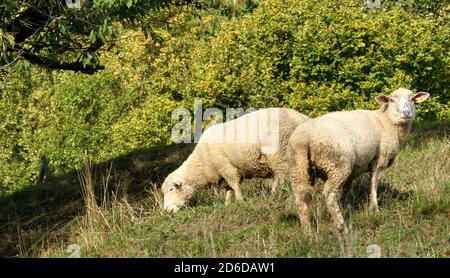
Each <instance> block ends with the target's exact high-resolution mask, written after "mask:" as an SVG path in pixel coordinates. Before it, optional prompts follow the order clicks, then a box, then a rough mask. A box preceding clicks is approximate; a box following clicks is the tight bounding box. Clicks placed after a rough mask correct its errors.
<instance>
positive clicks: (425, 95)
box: [414, 92, 430, 103]
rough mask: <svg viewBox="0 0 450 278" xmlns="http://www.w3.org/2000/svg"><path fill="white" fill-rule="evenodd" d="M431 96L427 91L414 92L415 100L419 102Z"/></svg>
mask: <svg viewBox="0 0 450 278" xmlns="http://www.w3.org/2000/svg"><path fill="white" fill-rule="evenodd" d="M429 96H430V94H429V93H427V92H418V93H416V94H414V101H415V102H417V103H419V102H424V101H425V100H426V99H427V98H428V97H429Z"/></svg>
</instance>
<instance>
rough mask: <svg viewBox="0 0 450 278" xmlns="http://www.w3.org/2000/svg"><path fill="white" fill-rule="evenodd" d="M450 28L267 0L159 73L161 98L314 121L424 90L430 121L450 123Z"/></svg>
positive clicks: (333, 5)
mask: <svg viewBox="0 0 450 278" xmlns="http://www.w3.org/2000/svg"><path fill="white" fill-rule="evenodd" d="M449 33H450V27H449V26H448V24H447V25H445V24H442V22H441V21H440V20H439V18H429V17H425V16H419V15H415V14H414V15H412V14H411V13H410V12H408V10H407V9H405V8H403V7H401V6H395V5H394V6H391V7H388V8H384V9H380V10H368V9H364V8H361V7H360V6H355V5H354V4H352V2H351V1H331V0H328V1H278V0H271V1H264V2H262V3H260V6H259V7H258V8H257V9H255V11H254V12H253V13H252V14H247V15H245V16H243V17H241V18H240V19H236V20H230V21H227V22H224V23H223V24H222V26H221V28H220V30H219V31H217V32H216V33H215V35H214V36H213V37H211V38H210V39H208V40H201V41H197V42H188V43H187V44H189V45H190V47H189V49H188V54H186V55H184V56H183V57H181V58H180V57H179V56H174V58H173V59H172V60H171V61H170V62H169V63H168V64H170V66H168V67H166V68H162V69H160V70H161V71H163V72H164V74H163V76H166V77H167V78H165V79H164V80H163V84H167V85H166V86H163V87H162V89H161V92H166V91H171V92H173V93H174V94H176V95H180V96H181V98H182V99H184V100H188V101H189V102H192V101H193V99H194V98H201V99H202V100H203V101H204V102H205V103H207V104H208V105H211V106H219V107H227V106H233V107H235V106H243V107H247V106H254V107H267V106H288V107H292V108H296V109H298V110H300V111H301V112H304V113H306V114H310V115H320V114H323V113H325V112H327V111H331V110H341V109H353V108H374V107H375V102H374V101H373V98H374V96H375V95H377V94H380V93H389V92H391V91H392V90H393V89H395V88H398V87H400V86H405V87H408V88H411V89H412V90H426V91H429V92H430V93H431V94H432V96H433V100H432V101H430V102H427V103H426V104H424V105H421V106H420V107H419V113H418V114H419V116H420V117H423V118H427V119H436V118H443V117H446V116H448V115H449V111H450V110H449V100H450V98H449V96H450V92H449V90H450V89H449V88H450V86H449V85H450V84H449V83H450V57H449V56H448V53H447V52H448V49H450V41H449V40H448V35H449Z"/></svg>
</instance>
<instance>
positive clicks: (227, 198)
mask: <svg viewBox="0 0 450 278" xmlns="http://www.w3.org/2000/svg"><path fill="white" fill-rule="evenodd" d="M220 186H223V187H225V188H226V189H227V192H226V194H225V205H229V204H231V201H232V199H233V195H234V192H233V189H232V188H231V187H229V186H228V184H227V182H226V181H225V180H222V181H221V182H220Z"/></svg>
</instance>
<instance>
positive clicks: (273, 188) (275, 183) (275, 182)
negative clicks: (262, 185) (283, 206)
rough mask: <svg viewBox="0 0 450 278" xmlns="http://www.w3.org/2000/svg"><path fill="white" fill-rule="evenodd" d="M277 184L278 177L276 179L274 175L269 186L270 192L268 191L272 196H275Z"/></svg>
mask: <svg viewBox="0 0 450 278" xmlns="http://www.w3.org/2000/svg"><path fill="white" fill-rule="evenodd" d="M279 184H280V177H278V175H275V176H274V178H273V181H272V185H271V190H270V192H271V193H272V194H275V192H276V191H277V187H278V185H279Z"/></svg>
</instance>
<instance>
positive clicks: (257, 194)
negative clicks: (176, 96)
mask: <svg viewBox="0 0 450 278" xmlns="http://www.w3.org/2000/svg"><path fill="white" fill-rule="evenodd" d="M191 150H192V145H173V146H168V147H160V148H151V149H144V150H139V151H136V152H132V153H130V154H128V155H126V156H123V157H120V158H118V159H115V160H113V161H109V162H106V163H104V164H101V165H91V167H88V168H86V167H85V168H83V169H84V170H81V172H80V173H81V176H79V177H80V179H78V178H77V174H76V173H71V174H69V175H67V176H64V177H58V178H54V179H53V180H51V181H48V183H46V184H44V185H41V186H40V187H31V188H28V189H25V190H22V191H19V192H16V193H14V194H13V195H11V196H10V197H8V198H3V199H1V200H0V208H2V209H1V215H2V217H1V219H7V221H4V220H3V221H2V223H0V226H1V227H2V234H1V237H2V239H6V240H2V243H1V246H0V248H1V254H2V256H7V257H9V256H16V255H20V256H33V257H34V256H38V257H67V256H69V255H70V253H67V252H66V249H67V247H68V246H69V245H70V244H78V245H79V246H80V247H81V256H82V257H339V256H341V255H342V253H341V252H342V251H341V246H340V244H339V241H338V240H336V236H335V234H333V230H332V228H331V225H330V219H329V216H328V214H327V213H326V211H325V208H324V203H323V200H321V198H322V197H321V194H317V192H320V191H319V190H317V191H316V194H314V201H313V217H314V223H315V224H314V226H316V228H317V230H318V233H317V236H316V237H314V238H313V239H308V238H306V237H305V235H303V234H302V233H301V232H300V224H299V221H298V219H297V216H296V213H295V209H294V202H293V195H292V194H291V189H290V187H289V186H288V185H284V186H283V187H282V188H281V190H280V191H279V192H278V193H276V194H275V195H274V196H273V195H271V193H270V189H269V186H268V185H267V182H266V181H263V180H249V181H246V182H245V183H244V185H243V192H244V195H245V202H243V203H242V204H236V203H234V204H232V205H230V206H225V205H224V195H225V191H224V189H223V188H210V189H208V190H205V191H204V192H202V193H201V194H199V196H197V198H196V199H195V203H194V204H193V207H191V208H188V209H184V210H182V211H181V212H180V213H179V214H177V215H170V214H167V213H165V212H163V210H161V207H160V206H161V199H160V198H161V197H160V195H158V193H157V191H155V190H154V187H153V186H158V185H160V183H161V180H162V179H163V178H164V177H165V175H166V174H167V173H168V172H170V171H171V170H172V169H174V168H175V167H176V166H177V165H179V164H180V163H181V162H182V161H183V159H184V158H185V157H186V156H187V155H188V154H189V152H190V151H191ZM87 169H93V170H94V171H92V172H91V173H89V171H88V170H87ZM94 172H95V173H94ZM86 174H87V177H89V176H91V177H92V181H93V182H92V183H94V184H95V188H96V190H95V192H96V194H95V199H96V202H95V205H94V202H93V201H92V199H91V198H89V196H90V195H89V194H85V195H84V196H85V197H84V198H82V194H80V192H81V190H80V188H81V186H82V185H83V186H84V188H89V184H90V183H89V182H86V181H88V180H89V179H83V178H82V177H83V175H86ZM105 186H107V188H108V189H109V190H108V191H107V193H106V194H104V193H103V191H104V190H102V188H105ZM111 192H115V193H112V194H111ZM379 192H380V194H379V196H380V197H379V198H380V207H381V211H380V213H379V214H374V213H372V212H370V211H369V210H368V209H367V208H366V206H367V198H368V177H367V176H364V177H362V178H360V179H358V180H357V181H356V182H355V183H354V185H353V187H352V189H351V190H350V191H349V192H347V193H346V194H345V195H344V196H343V203H344V207H345V208H346V217H347V218H348V219H350V222H351V227H352V233H351V239H352V242H353V243H352V256H356V257H364V256H365V250H366V247H367V246H368V245H369V244H378V245H380V246H381V250H382V256H384V257H448V256H449V255H450V238H449V235H450V221H449V219H450V123H449V122H440V123H427V122H419V123H416V125H415V126H414V131H413V132H412V134H411V135H410V137H409V139H408V141H407V143H406V145H405V146H404V147H403V148H402V150H401V153H400V159H399V161H398V163H397V164H396V165H394V166H392V167H391V168H390V169H389V170H388V171H387V173H386V175H385V176H384V178H383V179H382V183H381V186H380V191H379ZM105 200H106V202H105ZM5 216H6V217H5Z"/></svg>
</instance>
